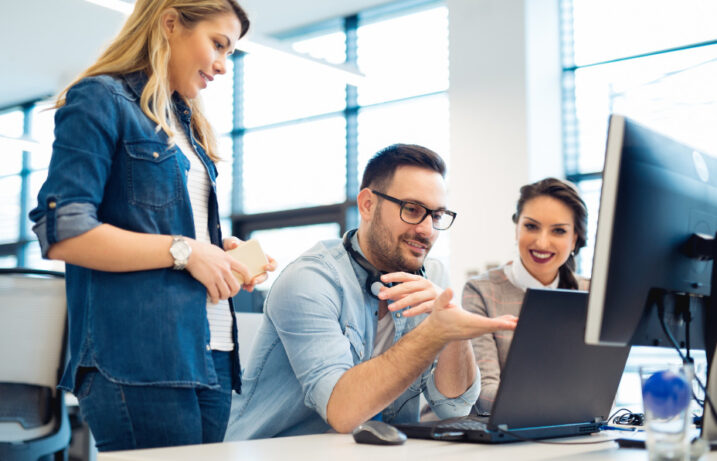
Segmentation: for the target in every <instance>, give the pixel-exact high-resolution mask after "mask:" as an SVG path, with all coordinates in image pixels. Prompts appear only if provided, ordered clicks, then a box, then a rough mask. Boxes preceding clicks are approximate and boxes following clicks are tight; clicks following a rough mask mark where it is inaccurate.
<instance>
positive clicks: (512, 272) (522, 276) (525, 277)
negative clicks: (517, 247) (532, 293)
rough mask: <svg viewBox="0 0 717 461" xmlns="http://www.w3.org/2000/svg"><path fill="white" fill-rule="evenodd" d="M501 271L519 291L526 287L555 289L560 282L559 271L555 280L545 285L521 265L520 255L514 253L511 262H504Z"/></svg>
mask: <svg viewBox="0 0 717 461" xmlns="http://www.w3.org/2000/svg"><path fill="white" fill-rule="evenodd" d="M503 273H505V276H506V277H507V278H508V280H509V281H510V283H512V284H513V285H515V286H516V287H518V288H520V290H521V291H525V290H527V289H528V288H543V289H545V288H549V289H553V290H554V289H556V288H558V284H559V283H560V273H558V275H557V276H556V277H555V280H553V281H552V282H550V283H549V284H547V285H543V284H542V283H540V280H538V279H536V278H535V277H533V276H532V275H531V274H530V272H528V269H526V268H525V266H524V265H523V261H522V260H521V259H520V255H516V257H515V258H514V259H513V263H512V264H506V265H505V267H504V268H503Z"/></svg>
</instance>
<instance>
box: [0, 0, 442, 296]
mask: <svg viewBox="0 0 717 461" xmlns="http://www.w3.org/2000/svg"><path fill="white" fill-rule="evenodd" d="M275 38H276V39H278V40H281V41H282V42H284V43H285V44H286V45H288V46H290V47H293V49H294V50H295V51H296V52H298V53H305V54H308V55H310V56H312V57H314V58H318V59H323V60H326V61H328V62H330V63H334V64H341V63H346V64H349V65H354V66H357V67H358V68H359V69H360V70H361V71H362V72H363V73H364V74H365V75H366V76H367V83H366V85H362V86H361V87H358V88H357V87H354V86H350V85H347V84H346V83H345V81H343V80H340V79H337V78H336V77H335V76H334V75H333V74H332V73H330V72H324V71H322V69H321V68H320V67H317V66H315V65H310V64H306V63H305V62H303V60H293V61H292V60H288V61H283V60H277V59H276V58H268V57H263V56H261V55H256V54H255V55H242V54H240V53H237V54H236V55H235V56H234V57H233V59H232V60H230V61H229V62H228V63H227V73H226V75H224V76H221V77H219V78H217V79H216V80H215V82H214V83H213V84H212V85H210V86H209V87H208V88H207V90H206V91H204V92H203V93H202V98H203V103H204V107H205V110H206V114H207V116H208V118H209V120H210V122H211V123H212V126H213V127H214V129H215V130H216V132H217V136H218V141H219V154H220V157H221V158H222V161H220V162H219V163H218V164H217V168H218V170H219V177H218V180H217V193H218V200H219V213H220V219H221V224H222V228H223V232H224V234H225V235H230V234H231V233H234V234H236V235H239V236H240V237H242V238H250V237H256V238H258V239H260V240H261V242H262V246H263V247H264V250H265V251H266V252H267V253H269V254H270V255H272V256H273V257H274V258H275V259H277V261H278V262H279V269H281V268H283V267H284V266H285V265H286V264H288V263H289V262H290V261H292V260H293V259H294V258H296V256H298V255H299V254H300V253H302V252H303V251H305V250H307V249H308V248H310V247H311V246H312V245H313V244H314V243H315V242H316V241H318V240H321V239H326V238H335V237H338V236H340V235H341V234H342V233H343V232H345V231H346V230H347V229H349V228H352V227H355V226H356V225H357V224H358V213H357V210H356V207H355V197H356V194H357V193H358V186H359V181H360V175H361V172H362V171H363V169H364V167H365V165H366V162H367V161H368V159H369V158H370V157H371V156H372V155H373V154H374V153H376V152H377V151H378V150H379V149H381V148H383V147H386V146H388V145H390V144H394V143H397V142H406V143H415V144H421V145H424V146H426V147H429V148H431V149H433V150H435V151H436V152H438V153H446V152H447V151H448V148H449V146H448V136H449V134H448V97H447V94H446V90H447V89H448V10H447V8H446V7H445V5H444V4H443V2H442V1H437V0H405V1H400V2H392V3H391V4H390V5H388V6H382V7H378V8H374V9H371V10H367V11H364V12H361V13H359V14H357V15H354V16H350V17H346V18H336V19H333V20H328V21H325V22H322V23H319V24H314V25H311V26H307V27H303V28H302V29H301V30H297V31H289V32H287V33H283V34H281V35H280V36H277V37H275ZM51 103H52V101H48V102H42V103H34V102H33V103H28V104H27V105H26V106H23V107H17V108H9V109H6V110H4V112H1V113H0V145H1V146H2V147H3V162H2V164H0V200H2V203H3V207H2V208H0V267H12V266H15V265H23V266H29V267H38V268H52V269H60V270H61V269H62V263H57V262H53V261H45V260H42V258H41V256H40V249H39V246H38V244H37V242H36V240H35V236H34V234H33V233H32V231H31V225H32V223H31V222H30V221H29V219H28V218H27V213H28V212H29V210H30V209H32V208H33V207H34V206H35V202H36V199H37V193H38V191H39V188H40V186H41V185H42V184H43V182H44V181H45V178H46V176H47V168H48V166H49V162H50V157H51V154H52V141H53V139H54V136H53V130H54V123H53V116H54V110H47V109H48V107H50V105H51ZM9 139H10V140H9ZM27 140H31V141H30V142H29V146H30V147H25V145H24V144H22V143H23V142H27ZM26 149H29V150H26ZM289 236H290V237H289ZM446 237H447V236H446ZM446 237H444V238H442V239H440V240H439V242H440V243H439V245H437V246H436V248H434V250H433V252H432V256H435V257H439V258H441V259H447V256H448V240H447V238H446ZM273 279H274V277H271V278H270V281H269V283H267V284H263V285H262V286H261V287H259V288H260V290H258V291H264V290H266V289H268V287H269V286H270V284H271V281H273ZM259 296H261V294H259ZM243 299H244V298H243ZM250 304H251V305H257V304H258V303H257V302H256V300H254V301H251V302H250ZM247 309H248V310H251V309H252V308H251V306H250V307H248V308H247Z"/></svg>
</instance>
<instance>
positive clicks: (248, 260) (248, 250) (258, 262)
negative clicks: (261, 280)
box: [227, 239, 269, 284]
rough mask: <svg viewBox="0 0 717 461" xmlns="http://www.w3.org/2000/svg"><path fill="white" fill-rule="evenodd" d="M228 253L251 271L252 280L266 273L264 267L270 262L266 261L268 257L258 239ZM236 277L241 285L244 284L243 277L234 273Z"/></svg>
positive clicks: (241, 244) (244, 243)
mask: <svg viewBox="0 0 717 461" xmlns="http://www.w3.org/2000/svg"><path fill="white" fill-rule="evenodd" d="M227 253H228V254H229V255H231V256H232V257H233V258H234V259H236V260H237V261H239V262H240V263H242V264H244V265H245V266H246V267H247V269H249V275H251V278H254V277H256V276H257V275H259V274H263V273H264V272H266V271H265V270H264V266H266V265H267V264H269V260H268V259H266V255H265V254H264V252H263V251H262V249H261V245H259V241H258V240H256V239H250V240H247V241H246V242H242V243H240V244H239V246H238V247H236V248H233V249H231V250H228V251H227ZM234 276H235V277H236V278H237V280H239V283H242V284H243V283H244V279H243V277H242V276H241V275H239V274H238V273H236V272H234Z"/></svg>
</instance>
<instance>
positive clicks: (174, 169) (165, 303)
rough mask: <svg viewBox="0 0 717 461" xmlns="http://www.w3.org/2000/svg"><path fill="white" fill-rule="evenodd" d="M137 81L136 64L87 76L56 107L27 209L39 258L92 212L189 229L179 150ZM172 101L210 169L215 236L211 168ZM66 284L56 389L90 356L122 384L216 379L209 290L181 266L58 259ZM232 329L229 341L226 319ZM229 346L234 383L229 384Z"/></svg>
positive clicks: (150, 229) (152, 228) (141, 227)
mask: <svg viewBox="0 0 717 461" xmlns="http://www.w3.org/2000/svg"><path fill="white" fill-rule="evenodd" d="M146 81H147V78H146V76H145V75H144V74H143V73H133V74H127V75H124V76H117V77H112V76H108V75H102V76H97V77H89V78H85V79H83V80H82V81H80V82H79V83H77V84H76V85H75V86H73V87H72V89H70V91H69V92H68V93H67V98H66V104H65V105H64V106H63V107H61V108H60V109H58V110H57V112H56V114H55V141H54V144H53V152H52V159H51V161H50V168H49V174H48V177H47V181H46V182H45V184H44V185H43V186H42V188H41V189H40V192H39V194H38V205H37V208H35V209H34V210H32V211H31V212H30V219H31V220H32V221H34V222H35V223H36V224H35V226H34V227H33V231H34V232H35V233H36V234H37V236H38V239H39V241H40V247H41V249H42V255H43V257H47V252H48V249H49V248H50V246H51V245H52V244H54V243H56V242H59V241H62V240H65V239H68V238H71V237H75V236H77V235H80V234H82V233H84V232H87V231H89V230H91V229H93V228H95V227H96V226H99V225H100V224H101V223H107V224H111V225H113V226H116V227H119V228H121V229H125V230H129V231H133V232H140V233H146V234H164V235H185V236H188V237H191V238H194V237H195V235H194V221H193V216H192V209H191V206H190V202H189V194H188V191H187V172H188V171H189V166H190V165H189V160H188V159H187V157H185V155H184V154H183V153H182V152H181V151H180V150H179V149H178V148H177V147H176V145H175V146H171V147H170V145H169V142H168V137H167V135H166V134H165V132H164V131H161V130H160V131H158V130H157V125H156V124H155V123H154V122H152V121H151V120H150V119H149V118H148V117H147V116H146V115H145V114H144V113H143V112H142V110H141V108H140V105H139V100H140V96H141V94H142V90H143V88H144V86H145V85H146ZM174 105H175V108H176V110H177V117H178V119H179V120H180V123H181V125H182V127H183V128H184V131H185V133H186V135H187V138H188V139H189V140H190V142H191V143H192V145H193V146H194V148H195V149H196V151H197V154H198V155H199V157H200V158H201V159H202V162H203V163H204V165H205V166H206V168H207V171H208V173H209V178H210V181H211V190H210V193H209V234H210V239H211V242H212V243H213V244H215V245H218V246H221V245H222V243H221V242H222V238H221V229H220V227H219V212H218V205H217V197H216V175H217V169H216V167H215V166H214V163H213V162H212V161H211V160H210V159H209V157H208V156H207V155H206V153H205V152H204V150H203V149H202V147H201V146H200V145H199V143H198V142H197V141H196V140H195V138H194V137H193V136H192V134H191V130H190V117H191V112H190V109H189V107H188V106H187V105H186V104H184V102H183V101H182V100H181V98H179V97H177V96H175V98H174ZM167 251H169V248H167ZM66 290H67V304H68V319H69V342H70V353H71V356H70V361H69V363H68V365H67V367H66V369H65V373H64V375H63V377H62V380H61V382H60V387H62V388H63V389H67V390H70V391H74V390H75V388H76V382H75V375H76V373H77V369H78V367H96V368H98V369H99V371H100V372H101V373H102V374H103V375H104V376H105V377H107V378H108V379H110V380H112V381H115V382H118V383H123V384H142V385H162V386H172V387H208V388H217V387H218V382H217V376H216V373H215V370H214V364H213V361H212V356H211V350H210V347H209V339H210V337H209V324H208V321H207V314H206V300H207V292H206V289H205V288H204V286H203V285H202V284H201V283H200V282H198V281H197V280H196V279H194V278H193V277H192V276H191V275H190V274H189V273H188V272H187V271H177V270H173V269H172V268H166V269H156V270H145V271H135V272H105V271H100V270H93V269H88V268H85V267H80V266H76V265H73V264H67V265H66ZM230 306H231V303H230ZM231 309H232V312H233V307H231ZM233 336H234V343H235V350H238V346H237V344H236V342H237V338H236V336H237V334H236V325H235V326H234V333H233ZM233 355H235V356H236V358H235V363H234V365H235V366H234V376H233V387H234V389H236V390H239V386H240V380H239V362H238V360H239V359H238V354H233Z"/></svg>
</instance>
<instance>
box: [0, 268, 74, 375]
mask: <svg viewBox="0 0 717 461" xmlns="http://www.w3.org/2000/svg"><path fill="white" fill-rule="evenodd" d="M66 318H67V302H66V298H65V280H64V279H63V278H59V277H54V276H52V275H40V274H24V273H0V382H4V383H22V384H34V385H37V386H44V387H49V388H52V389H54V388H55V386H56V385H57V382H58V370H59V369H60V368H61V367H63V366H64V363H60V361H61V360H62V358H63V356H64V354H63V350H62V348H63V346H64V336H65V323H66Z"/></svg>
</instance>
